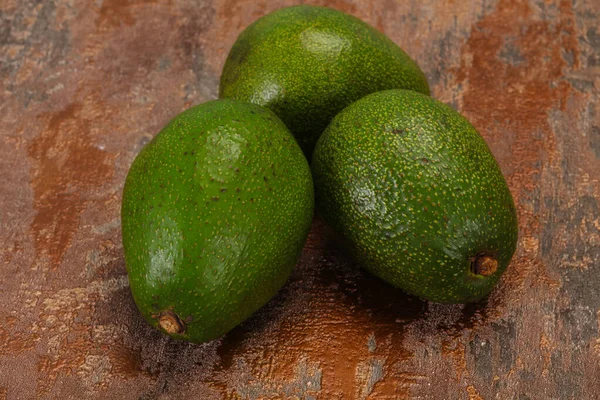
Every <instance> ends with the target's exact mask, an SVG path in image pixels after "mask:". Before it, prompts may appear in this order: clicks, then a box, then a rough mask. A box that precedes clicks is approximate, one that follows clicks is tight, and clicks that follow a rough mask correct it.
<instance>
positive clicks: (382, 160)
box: [312, 90, 518, 303]
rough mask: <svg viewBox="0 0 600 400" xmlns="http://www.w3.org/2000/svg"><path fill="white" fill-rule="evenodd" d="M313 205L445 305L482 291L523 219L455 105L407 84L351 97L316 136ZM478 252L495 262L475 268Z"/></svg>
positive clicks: (390, 275) (384, 274) (371, 255)
mask: <svg viewBox="0 0 600 400" xmlns="http://www.w3.org/2000/svg"><path fill="white" fill-rule="evenodd" d="M312 171H313V179H314V182H315V198H316V204H317V211H318V212H319V213H320V214H322V216H323V217H324V219H325V220H326V221H327V222H328V223H329V224H330V225H331V226H332V227H333V228H334V229H335V230H336V231H337V232H338V233H339V234H340V235H341V236H342V238H343V239H345V240H344V242H346V243H348V245H349V247H350V250H351V252H352V253H353V254H354V256H355V257H356V259H357V261H358V262H359V263H360V264H361V265H362V266H363V267H364V268H366V269H367V270H369V271H370V272H372V273H373V274H374V275H376V276H379V277H380V278H382V279H383V280H385V281H387V282H389V283H391V284H392V285H394V286H397V287H399V288H401V289H403V290H405V291H406V292H408V293H411V294H414V295H417V296H420V297H422V298H425V299H428V300H431V301H434V302H440V303H467V302H472V301H476V300H479V299H481V298H482V297H484V296H486V295H487V294H488V293H489V292H490V291H491V290H492V288H493V287H494V286H495V285H496V283H497V282H498V280H499V278H500V276H501V275H502V273H503V272H504V271H505V269H506V267H507V265H508V264H509V262H510V260H511V257H512V255H513V253H514V252H515V248H516V244H517V236H518V223H517V215H516V210H515V205H514V202H513V198H512V196H511V194H510V191H509V189H508V187H507V185H506V182H505V180H504V177H503V176H502V172H501V171H500V168H499V167H498V164H497V163H496V161H495V159H494V157H493V155H492V153H491V152H490V150H489V148H488V147H487V145H486V143H485V141H484V140H483V138H482V137H481V136H480V135H479V133H477V131H476V130H475V128H474V127H473V126H472V125H471V124H470V123H469V122H468V121H467V120H466V119H465V118H464V117H462V116H461V115H460V114H459V113H457V112H456V111H454V110H453V109H451V108H450V107H448V106H446V105H445V104H443V103H441V102H439V101H437V100H434V99H433V98H431V97H428V96H424V95H422V94H419V93H416V92H413V91H406V90H388V91H382V92H379V93H374V94H371V95H369V96H366V97H364V98H362V99H361V100H359V101H357V102H356V103H354V104H352V105H351V106H349V107H348V108H346V109H345V110H343V111H342V112H341V113H340V114H338V115H337V116H336V117H335V118H334V120H333V121H332V122H331V124H330V125H329V127H328V128H327V129H326V130H325V132H324V133H323V135H322V136H321V138H320V139H319V141H318V143H317V145H316V148H315V152H314V155H313V161H312ZM478 254H485V255H491V256H493V257H494V258H496V259H497V261H498V267H497V270H496V272H495V273H493V274H491V275H489V276H483V275H481V274H475V273H473V272H472V271H471V262H472V261H473V259H474V258H475V257H477V255H478Z"/></svg>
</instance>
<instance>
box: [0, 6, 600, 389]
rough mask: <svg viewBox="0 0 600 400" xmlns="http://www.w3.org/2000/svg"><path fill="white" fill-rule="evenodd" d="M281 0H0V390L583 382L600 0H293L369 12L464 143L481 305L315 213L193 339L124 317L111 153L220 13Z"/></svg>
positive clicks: (194, 67)
mask: <svg viewBox="0 0 600 400" xmlns="http://www.w3.org/2000/svg"><path fill="white" fill-rule="evenodd" d="M295 3H299V2H297V1H277V2H267V1H250V0H213V1H209V0H206V1H191V0H189V1H183V0H179V1H175V0H173V1H158V0H156V1H142V0H104V1H102V0H98V1H81V0H54V1H50V0H49V1H31V0H29V1H17V0H4V1H1V2H0V46H1V47H0V58H1V64H0V76H1V77H2V79H1V85H2V92H0V135H1V136H0V155H1V156H0V168H1V174H0V215H1V218H0V242H1V243H3V246H2V248H0V257H1V258H0V260H1V261H0V262H1V264H0V265H2V275H1V276H0V305H1V307H0V399H34V398H38V399H67V398H73V399H83V398H90V399H138V398H139V399H183V398H196V399H238V398H239V399H404V398H407V399H446V398H448V399H486V400H487V399H571V398H573V399H594V398H600V289H599V287H600V181H599V175H600V102H599V93H600V28H599V27H598V20H600V4H599V3H598V1H596V0H590V1H562V0H560V1H559V0H531V1H517V0H473V1H458V0H448V1H445V0H444V1H442V0H429V1H424V2H399V1H398V2H395V1H365V0H362V1H359V0H354V1H350V0H337V1H311V2H309V3H314V4H320V5H328V6H331V7H334V8H338V9H340V10H343V11H346V12H349V13H351V14H354V15H356V16H358V17H360V18H362V19H363V20H365V21H367V22H369V23H371V24H372V25H374V26H376V27H377V28H378V29H380V30H382V31H384V32H385V33H386V34H388V35H389V36H390V37H391V38H392V39H393V40H394V41H395V42H396V43H398V44H400V45H401V46H402V47H403V48H404V49H405V50H406V51H407V52H408V53H409V54H411V55H412V56H413V57H415V58H416V59H417V61H418V62H419V64H420V65H421V66H422V68H423V69H424V71H425V72H426V74H427V76H428V79H429V82H430V84H431V86H432V89H433V94H434V95H435V96H436V97H438V98H439V99H441V100H443V101H445V102H447V103H449V104H451V105H453V106H454V107H455V108H457V109H458V110H460V111H461V112H462V113H464V114H465V115H466V116H467V117H468V118H469V119H470V120H471V121H472V122H473V123H474V125H475V126H476V127H477V128H478V129H479V131H480V132H481V133H482V135H483V136H484V137H485V138H486V140H487V141H488V143H489V145H490V147H491V149H492V151H493V153H494V154H495V156H496V157H497V159H498V161H499V163H500V165H501V167H502V169H503V171H504V173H505V175H506V177H507V179H508V182H509V185H510V187H511V190H512V191H513V194H514V196H515V200H516V203H517V207H518V212H519V218H520V231H521V235H520V241H519V249H518V251H517V254H516V256H515V258H514V260H513V263H512V264H511V266H510V267H509V270H508V271H507V273H506V274H505V277H504V279H503V281H502V283H501V285H500V287H499V288H498V289H497V290H496V291H495V292H494V293H493V294H492V296H491V297H490V298H489V300H488V301H487V302H485V303H481V304H476V305H468V306H443V305H437V304H430V303H427V302H423V301H421V300H419V299H416V298H413V297H410V296H407V295H405V294H403V293H402V292H401V291H399V290H395V289H393V288H391V287H389V286H387V285H386V284H384V283H382V282H380V281H379V280H377V279H375V278H373V277H371V276H370V275H368V274H366V273H364V272H362V271H361V270H360V269H358V267H357V266H356V265H355V264H354V263H352V262H351V260H349V259H348V258H346V256H344V255H343V254H342V253H341V252H340V251H339V250H338V247H337V245H336V244H335V243H334V242H333V240H332V235H331V233H330V232H329V231H328V229H327V228H326V227H325V226H324V225H323V223H322V222H321V221H318V220H316V221H315V223H314V226H313V230H312V232H311V234H310V237H309V239H308V242H307V245H306V248H305V250H304V252H303V255H302V258H301V260H300V262H299V263H298V266H297V268H296V271H295V273H294V275H293V277H292V278H291V280H290V282H289V283H288V284H287V285H286V286H285V287H284V288H283V289H282V290H281V292H280V293H279V295H278V296H277V297H276V298H275V299H274V300H273V301H272V302H270V303H269V304H268V305H267V306H266V307H264V308H263V309H262V310H260V311H259V312H258V313H257V315H255V316H254V317H253V318H252V319H251V320H249V321H248V322H246V323H244V324H243V325H242V326H240V327H238V328H236V329H234V330H233V331H232V332H231V333H229V334H228V335H226V336H225V337H224V338H222V339H220V340H216V341H214V342H212V343H209V344H206V345H201V346H198V345H190V344H185V343H179V342H176V341H173V340H171V339H168V338H166V337H164V336H162V335H161V334H160V333H158V332H156V331H154V330H153V329H151V328H150V327H148V326H147V325H146V324H145V322H144V321H143V320H142V318H141V317H140V315H139V314H138V312H137V310H136V308H135V305H134V304H133V301H132V298H131V295H130V293H129V289H128V285H127V277H126V272H125V267H124V263H123V254H122V246H121V241H120V226H119V206H120V198H121V189H122V186H123V181H124V178H125V175H126V173H127V169H128V167H129V165H130V164H131V162H132V160H133V158H134V157H135V155H136V154H137V152H138V151H139V150H140V148H141V147H142V146H143V145H144V144H145V143H147V141H148V140H149V139H150V138H151V137H152V135H154V134H155V133H156V132H157V131H158V130H159V129H160V127H161V126H162V125H163V124H165V123H166V122H167V121H168V120H169V118H170V117H172V116H173V115H175V114H176V113H178V112H180V111H182V110H183V109H185V108H186V107H189V106H191V105H193V104H196V103H199V102H202V101H205V100H208V99H212V98H214V97H215V96H216V94H217V86H218V77H219V70H220V68H221V66H222V65H223V62H224V59H225V56H226V53H227V51H228V49H229V47H230V46H231V45H232V43H233V42H234V40H235V38H236V37H237V35H238V34H239V33H240V32H241V30H242V29H243V28H244V27H245V26H247V25H248V24H249V23H251V22H252V21H253V20H255V19H256V18H258V17H260V16H261V15H264V14H265V13H267V12H269V11H271V10H274V9H276V8H279V7H282V6H285V5H291V4H295Z"/></svg>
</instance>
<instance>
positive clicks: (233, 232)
mask: <svg viewBox="0 0 600 400" xmlns="http://www.w3.org/2000/svg"><path fill="white" fill-rule="evenodd" d="M313 208H314V193H313V184H312V178H311V175H310V169H309V166H308V163H307V162H306V159H305V158H304V156H303V154H302V151H301V150H300V148H299V147H298V144H297V143H296V142H295V140H294V138H293V136H292V135H291V134H290V132H289V131H288V129H287V128H286V127H285V125H284V124H283V123H282V122H281V121H280V120H279V119H278V118H277V116H276V115H275V114H273V113H272V112H271V111H269V110H266V109H264V108H262V107H259V106H256V105H253V104H247V103H243V102H240V101H236V100H215V101H211V102H208V103H205V104H202V105H199V106H196V107H193V108H191V109H188V110H187V111H184V112H183V113H181V114H179V115H178V116H176V117H175V118H174V119H173V120H171V121H170V122H169V123H168V125H167V126H166V127H165V128H164V129H162V130H161V132H160V133H159V134H158V135H157V136H156V137H155V138H154V139H153V140H152V141H151V142H150V143H149V144H148V145H147V146H146V147H145V148H144V149H142V151H141V152H140V153H139V155H138V156H137V158H136V159H135V161H134V163H133V165H132V166H131V169H130V170H129V173H128V175H127V179H126V182H125V188H124V192H123V202H122V210H121V211H122V234H123V246H124V251H125V261H126V266H127V272H128V274H129V283H130V287H131V291H132V293H133V297H134V299H135V302H136V304H137V306H138V308H139V310H140V311H141V313H142V314H143V316H144V317H145V319H146V320H147V321H148V322H149V323H150V324H151V325H153V326H155V327H157V328H159V329H162V330H163V331H165V327H166V328H169V327H171V328H172V327H173V323H175V324H179V323H180V324H181V326H180V328H181V329H178V330H177V331H176V332H173V331H172V329H171V331H170V332H165V333H168V334H170V335H171V336H173V337H176V338H178V339H183V340H188V341H191V342H198V343H199V342H206V341H209V340H211V339H215V338H218V337H220V336H221V335H223V334H224V333H226V332H227V331H229V330H230V329H232V328H233V327H235V326H236V325H238V324H239V323H240V322H242V321H244V320H245V319H246V318H248V317H249V316H250V315H251V314H252V313H253V312H255V311H256V310H257V309H258V308H260V307H261V306H262V305H264V304H265V303H266V302H267V301H268V300H269V299H270V298H271V297H272V296H273V295H274V294H275V293H276V292H277V291H278V290H279V289H280V288H281V286H282V285H283V284H284V282H285V281H286V280H287V279H288V277H289V275H290V273H291V271H292V269H293V267H294V265H295V263H296V261H297V259H298V257H299V254H300V252H301V250H302V247H303V245H304V241H305V239H306V236H307V234H308V231H309V228H310V225H311V221H312V216H313ZM165 316H169V318H171V323H170V325H169V324H167V325H165V324H162V325H161V323H160V321H161V318H163V317H165ZM167 322H169V321H167ZM167 330H168V329H167Z"/></svg>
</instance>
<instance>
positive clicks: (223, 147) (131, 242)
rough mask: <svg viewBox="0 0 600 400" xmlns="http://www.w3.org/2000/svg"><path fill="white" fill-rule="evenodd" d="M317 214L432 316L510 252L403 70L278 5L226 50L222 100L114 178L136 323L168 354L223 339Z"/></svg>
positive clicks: (449, 135) (394, 50) (507, 226)
mask: <svg viewBox="0 0 600 400" xmlns="http://www.w3.org/2000/svg"><path fill="white" fill-rule="evenodd" d="M309 162H310V166H309ZM315 203H316V208H317V211H318V213H319V214H320V215H321V216H322V218H323V219H324V220H325V221H326V222H327V223H328V224H329V225H331V226H332V227H333V228H334V230H335V231H336V232H337V233H338V234H339V235H340V237H341V238H342V239H343V242H344V243H346V244H347V246H348V249H349V251H350V253H351V254H352V255H353V256H354V258H355V259H356V261H357V262H358V263H359V264H360V265H361V266H362V267H364V268H365V269H366V270H368V271H370V272H371V273H373V274H374V275H376V276H378V277H380V278H381V279H383V280H385V281H387V282H389V283H390V284H392V285H394V286H397V287H399V288H401V289H403V290H405V291H406V292H408V293H411V294H413V295H416V296H420V297H422V298H424V299H428V300H430V301H434V302H441V303H468V302H472V301H477V300H479V299H482V298H483V297H485V296H486V295H487V294H489V293H490V291H491V290H492V289H493V287H494V286H495V285H496V284H497V282H498V280H499V279H500V276H501V275H502V273H503V272H504V271H505V270H506V267H507V265H508V264H509V262H510V260H511V257H512V255H513V253H514V251H515V248H516V243H517V235H518V230H517V225H518V224H517V216H516V211H515V205H514V202H513V199H512V196H511V194H510V191H509V189H508V187H507V184H506V181H505V180H504V177H503V176H502V173H501V171H500V169H499V167H498V164H497V163H496V161H495V159H494V157H493V156H492V154H491V152H490V150H489V148H488V147H487V145H486V143H485V141H484V140H483V138H482V137H481V136H480V135H479V134H478V133H477V131H476V130H475V129H474V128H473V126H472V125H471V124H470V123H469V122H468V121H467V120H466V119H465V118H463V117H462V116H461V115H460V114H459V113H457V112H456V111H454V110H453V109H452V108H450V107H448V106H446V105H445V104H443V103H441V102H439V101H437V100H435V99H433V98H432V97H430V96H429V86H428V84H427V81H426V78H425V75H424V74H423V72H422V71H421V70H420V69H419V67H418V66H417V64H416V63H415V62H414V61H413V60H412V59H411V58H410V57H409V56H408V55H407V54H406V53H405V52H404V51H403V50H402V49H400V48H399V47H398V46H397V45H395V44H394V43H393V42H392V41H391V40H390V39H388V38H387V37H386V36H385V35H383V34H382V33H381V32H379V31H377V30H376V29H374V28H372V27H371V26H369V25H367V24H366V23H364V22H362V21H360V20H359V19H357V18H355V17H352V16H350V15H347V14H344V13H342V12H339V11H335V10H331V9H328V8H323V7H314V6H297V7H290V8H284V9H281V10H278V11H275V12H273V13H271V14H269V15H266V16H264V17H262V18H260V19H259V20H257V21H256V22H254V23H253V24H252V25H250V26H249V27H248V28H246V30H245V31H243V32H242V34H241V35H240V36H239V38H238V39H237V41H236V43H235V44H234V45H233V48H232V49H231V52H230V53H229V56H228V57H227V60H226V62H225V66H224V68H223V74H222V77H221V85H220V99H219V100H213V101H209V102H207V103H204V104H201V105H198V106H195V107H193V108H191V109H188V110H186V111H184V112H183V113H181V114H179V115H177V116H176V117H175V118H174V119H172V120H171V121H170V122H169V123H168V124H167V126H165V127H164V128H163V129H162V130H161V131H160V133H158V134H157V135H156V136H155V137H154V139H153V140H152V141H151V142H150V143H148V145H146V146H145V147H144V149H142V151H141V152H140V153H139V155H138V156H137V157H136V159H135V161H134V162H133V165H132V166H131V169H130V170H129V173H128V175H127V179H126V182H125V188H124V192H123V202H122V212H121V213H122V235H123V247H124V253H125V261H126V267H127V272H128V275H129V283H130V287H131V291H132V293H133V298H134V300H135V302H136V304H137V306H138V308H139V310H140V312H141V313H142V315H143V316H144V318H145V319H146V320H147V321H148V322H149V323H150V324H151V325H153V326H155V327H157V328H159V329H160V330H162V331H163V332H164V333H166V334H168V335H170V336H173V337H175V338H178V339H183V340H188V341H191V342H196V343H201V342H206V341H209V340H212V339H215V338H218V337H220V336H222V335H223V334H225V333H226V332H228V331H229V330H231V329H232V328H233V327H235V326H236V325H238V324H239V323H241V322H242V321H244V320H245V319H247V318H248V317H249V316H250V315H252V314H253V313H254V312H255V311H256V310H258V309H259V308H260V307H262V306H263V305H264V304H265V303H267V302H268V301H269V299H271V298H272V297H273V296H274V295H275V294H276V293H277V291H278V290H279V289H280V288H281V287H282V286H283V284H284V283H285V282H286V280H287V279H288V277H289V276H290V274H291V272H292V270H293V268H294V265H295V264H296V262H297V260H298V257H299V255H300V252H301V251H302V248H303V245H304V242H305V240H306V236H307V234H308V231H309V229H310V226H311V222H312V218H313V213H314V208H315Z"/></svg>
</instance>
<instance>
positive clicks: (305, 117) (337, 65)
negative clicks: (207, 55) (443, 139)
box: [220, 6, 429, 158]
mask: <svg viewBox="0 0 600 400" xmlns="http://www.w3.org/2000/svg"><path fill="white" fill-rule="evenodd" d="M394 88H398V89H411V90H416V91H419V92H422V93H425V94H429V86H428V84H427V80H426V78H425V75H424V74H423V72H422V71H421V70H420V69H419V67H418V65H417V64H416V63H415V62H414V61H413V60H412V59H411V58H410V57H409V56H408V55H407V54H406V53H405V52H404V51H403V50H402V49H401V48H400V47H398V46H397V45H396V44H395V43H394V42H392V41H391V40H390V39H389V38H388V37H386V36H385V35H384V34H382V33H381V32H379V31H377V30H376V29H375V28H373V27H371V26H369V25H368V24H366V23H364V22H362V21H361V20H359V19H358V18H355V17H353V16H350V15H348V14H345V13H343V12H340V11H336V10H332V9H328V8H324V7H315V6H296V7H290V8H284V9H280V10H278V11H275V12H273V13H271V14H268V15H266V16H264V17H262V18H260V19H259V20H257V21H256V22H254V23H253V24H252V25H250V26H249V27H248V28H246V30H244V31H243V32H242V33H241V34H240V36H239V37H238V39H237V41H236V42H235V44H234V45H233V47H232V49H231V52H230V53H229V56H228V57H227V60H226V62H225V66H224V68H223V74H222V76H221V84H220V96H221V97H223V98H235V99H239V100H245V101H250V102H252V103H256V104H259V105H261V106H265V107H268V108H269V109H271V110H273V111H274V112H275V113H276V114H277V115H278V116H279V117H280V118H281V119H282V120H283V122H284V123H285V124H286V125H287V126H288V128H289V129H290V130H291V132H292V134H293V135H294V137H295V138H296V140H298V143H299V144H300V147H301V148H302V149H303V151H304V153H305V154H306V155H307V156H308V157H309V158H310V155H311V154H312V150H313V148H314V145H315V143H316V141H317V139H318V137H319V135H320V134H321V133H322V132H323V130H324V129H325V128H326V127H327V125H328V124H329V122H330V121H331V119H332V118H333V117H334V116H335V115H336V114H337V113H338V112H339V111H341V110H342V109H343V108H344V107H346V106H348V105H349V104H351V103H352V102H354V101H356V100H358V99H360V98H361V97H363V96H365V95H367V94H369V93H373V92H377V91H380V90H384V89H394Z"/></svg>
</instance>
